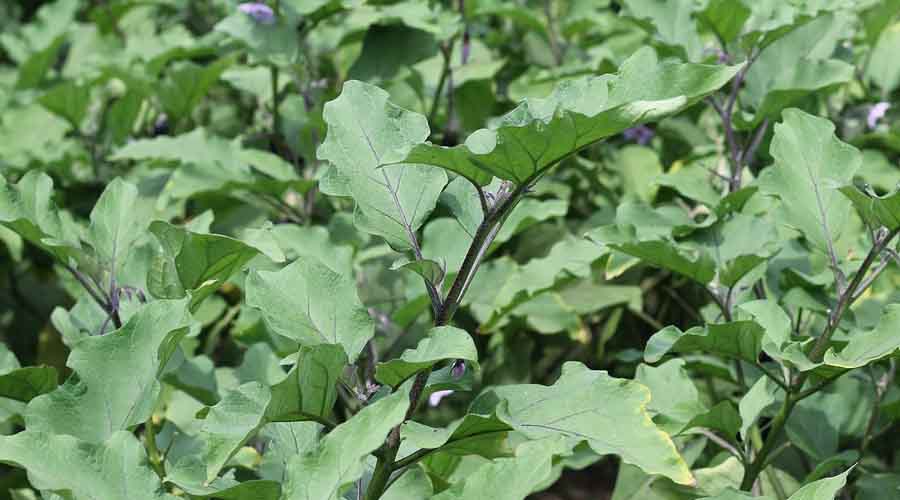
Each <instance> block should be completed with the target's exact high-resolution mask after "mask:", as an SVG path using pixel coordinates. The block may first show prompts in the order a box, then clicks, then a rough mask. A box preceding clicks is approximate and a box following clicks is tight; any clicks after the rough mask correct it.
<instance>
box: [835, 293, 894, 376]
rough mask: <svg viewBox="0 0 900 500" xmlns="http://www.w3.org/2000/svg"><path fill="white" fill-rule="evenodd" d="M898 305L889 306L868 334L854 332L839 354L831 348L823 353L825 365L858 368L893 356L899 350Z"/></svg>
mask: <svg viewBox="0 0 900 500" xmlns="http://www.w3.org/2000/svg"><path fill="white" fill-rule="evenodd" d="M898 328H900V304H890V305H888V306H886V307H885V308H884V314H883V315H882V316H881V319H880V320H879V321H878V325H876V326H875V328H874V329H872V330H871V331H868V332H862V331H855V332H853V333H852V335H851V336H850V338H849V341H848V342H847V345H846V346H844V348H843V349H841V350H840V351H839V352H838V351H836V350H835V348H833V347H832V348H831V349H829V350H828V352H826V353H825V359H824V361H825V364H826V365H829V366H836V367H840V368H845V369H850V368H859V367H861V366H865V365H867V364H869V363H873V362H875V361H878V360H879V359H882V358H885V357H887V356H890V355H892V354H894V353H895V352H896V351H897V350H898V349H900V336H898V335H897V329H898Z"/></svg>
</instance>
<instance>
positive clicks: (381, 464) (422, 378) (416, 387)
mask: <svg viewBox="0 0 900 500" xmlns="http://www.w3.org/2000/svg"><path fill="white" fill-rule="evenodd" d="M534 180H536V177H535V178H533V179H532V178H529V179H528V180H527V181H526V182H523V183H522V184H520V185H519V186H517V187H516V189H514V190H513V191H511V192H506V193H504V192H502V191H501V193H500V195H498V200H497V202H496V203H495V205H494V206H493V207H492V208H491V209H490V210H489V212H488V213H487V214H486V215H485V217H484V220H482V221H481V224H479V226H478V229H477V230H476V231H475V235H474V236H473V237H472V243H471V244H470V245H469V250H468V251H467V252H466V256H465V258H464V259H463V263H462V265H461V266H460V270H459V272H458V273H457V275H456V279H455V280H454V281H453V284H452V285H451V286H450V291H449V292H447V297H446V298H445V299H444V301H443V303H442V305H441V308H440V311H439V312H438V314H437V315H436V316H435V320H434V325H435V326H444V325H447V324H449V323H450V320H452V319H453V315H454V314H455V313H456V310H457V308H458V307H459V304H460V302H461V301H462V298H463V297H464V296H465V292H466V289H467V288H468V285H469V283H470V282H471V280H472V278H473V277H474V275H475V273H476V272H477V271H478V266H479V265H480V264H481V260H482V259H483V258H484V256H485V255H486V254H487V250H488V249H489V248H490V246H491V243H493V241H494V238H495V237H496V236H497V233H498V232H499V230H500V227H501V226H502V225H503V222H504V221H505V220H506V217H507V216H508V215H509V213H510V212H511V211H512V209H513V208H514V207H515V206H516V204H517V203H518V201H519V199H521V197H522V196H523V195H524V194H525V192H526V191H527V188H528V186H530V184H531V182H533V181H534ZM430 375H431V369H426V370H423V371H421V372H419V373H418V374H416V378H415V380H414V381H413V385H412V388H411V389H410V392H409V407H408V408H407V410H406V416H405V417H404V421H406V420H409V419H410V418H412V416H413V415H414V414H415V412H416V408H418V406H419V402H420V399H421V398H422V393H423V392H424V390H425V385H426V383H427V382H428V377H429V376H430ZM399 450H400V425H397V426H395V427H394V428H393V429H391V432H390V433H389V434H388V436H387V439H386V440H385V442H384V446H383V447H382V449H381V452H380V454H379V455H378V459H377V462H376V463H375V470H374V471H373V472H372V479H371V480H370V481H369V487H368V489H367V490H366V497H365V500H377V499H379V498H381V496H382V495H383V494H384V491H385V489H386V488H387V486H388V484H389V482H390V478H391V473H392V472H393V471H394V470H395V469H396V463H397V453H398V451H399Z"/></svg>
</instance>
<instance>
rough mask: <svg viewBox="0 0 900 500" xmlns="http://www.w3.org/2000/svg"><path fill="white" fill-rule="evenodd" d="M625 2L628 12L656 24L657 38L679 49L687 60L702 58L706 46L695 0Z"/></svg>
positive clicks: (666, 45)
mask: <svg viewBox="0 0 900 500" xmlns="http://www.w3.org/2000/svg"><path fill="white" fill-rule="evenodd" d="M622 4H623V6H624V7H625V9H626V10H625V14H626V15H628V16H630V17H634V18H636V19H638V20H641V21H643V22H646V23H649V24H650V25H651V26H652V27H653V29H654V31H655V35H656V36H655V38H656V39H657V41H658V42H659V43H661V44H662V45H663V46H665V47H670V48H674V49H676V50H677V51H678V52H679V55H680V56H681V57H683V58H684V59H687V60H690V61H696V60H698V59H700V56H701V55H702V51H703V50H702V49H703V45H702V42H701V40H700V35H699V34H698V33H697V22H696V20H695V19H694V4H693V3H692V2H658V1H656V0H624V1H623V2H622Z"/></svg>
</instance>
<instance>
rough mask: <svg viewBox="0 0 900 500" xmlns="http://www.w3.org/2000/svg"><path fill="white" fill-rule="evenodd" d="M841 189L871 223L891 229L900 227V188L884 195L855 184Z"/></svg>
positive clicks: (860, 213)
mask: <svg viewBox="0 0 900 500" xmlns="http://www.w3.org/2000/svg"><path fill="white" fill-rule="evenodd" d="M840 191H841V193H844V196H846V197H847V198H849V199H850V201H851V202H853V206H855V207H856V211H857V212H859V215H860V216H862V218H863V220H865V221H866V222H868V223H869V224H872V225H874V226H875V227H878V226H884V227H886V228H888V230H890V231H896V230H897V228H900V189H898V190H895V191H894V192H893V193H890V194H887V195H884V196H878V195H875V194H868V193H864V192H863V191H861V190H859V189H858V188H856V187H854V186H844V187H842V188H840Z"/></svg>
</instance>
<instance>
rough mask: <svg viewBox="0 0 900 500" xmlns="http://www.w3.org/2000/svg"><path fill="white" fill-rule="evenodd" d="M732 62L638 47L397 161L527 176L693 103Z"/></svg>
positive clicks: (719, 82)
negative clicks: (611, 64) (459, 136)
mask: <svg viewBox="0 0 900 500" xmlns="http://www.w3.org/2000/svg"><path fill="white" fill-rule="evenodd" d="M738 69H739V68H738V67H737V66H707V65H700V64H677V63H673V62H662V63H661V62H659V61H658V60H657V56H656V54H655V53H654V52H653V50H652V49H641V50H639V51H638V52H636V53H635V54H634V55H633V56H631V57H630V58H629V59H628V60H627V61H625V62H624V63H623V64H622V66H621V68H620V69H619V73H617V74H616V75H603V76H599V77H587V78H582V79H578V80H571V81H565V82H563V83H562V84H560V85H559V86H558V87H557V88H556V89H555V90H554V92H553V93H552V94H551V95H550V96H549V97H547V98H546V99H526V100H525V101H524V102H523V103H522V104H520V105H519V106H518V107H517V108H516V109H514V110H512V111H510V112H509V113H507V114H506V115H504V116H503V117H502V118H501V119H499V120H498V121H497V123H496V124H495V125H494V126H493V127H492V128H490V129H481V130H478V131H476V132H475V133H473V134H472V135H470V136H469V138H468V139H466V142H465V144H464V145H460V146H456V147H453V148H446V147H441V146H436V145H432V144H421V145H418V146H416V147H415V148H414V149H413V150H412V151H411V152H410V153H409V154H408V155H406V157H405V158H404V159H402V161H404V162H409V163H422V164H427V165H432V166H436V167H441V168H444V169H447V170H451V171H453V172H456V173H458V174H460V175H463V176H465V177H467V178H468V179H470V180H471V181H472V182H474V183H476V184H479V185H485V184H488V183H489V182H490V180H491V177H499V178H501V179H506V180H510V181H513V182H515V183H516V184H525V183H531V182H533V181H534V180H535V179H537V178H538V177H539V176H540V175H541V174H543V173H544V172H545V171H546V170H547V169H548V168H550V167H552V166H554V165H555V164H556V163H557V162H559V161H560V160H562V159H563V158H565V157H567V156H569V155H570V154H572V153H574V152H576V151H578V150H580V149H582V148H584V147H585V146H588V145H590V144H593V143H595V142H597V141H600V140H602V139H605V138H607V137H609V136H611V135H614V134H617V133H619V132H621V131H622V130H625V129H626V128H629V127H633V126H635V125H638V124H641V123H647V122H651V121H655V120H659V119H661V118H663V117H665V116H668V115H671V114H674V113H677V112H678V111H681V110H683V109H685V108H687V107H689V106H691V105H692V104H694V103H696V102H697V101H699V100H700V99H702V98H703V97H704V96H706V95H708V94H710V93H712V92H714V91H715V90H717V89H719V88H720V87H722V86H723V85H725V83H726V82H728V80H730V79H731V77H732V76H734V74H735V73H736V72H737V71H738ZM395 161H401V160H395ZM385 163H389V161H388V160H385Z"/></svg>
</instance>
